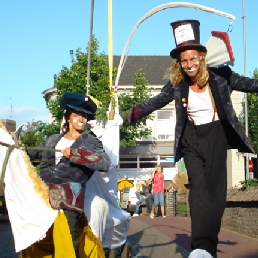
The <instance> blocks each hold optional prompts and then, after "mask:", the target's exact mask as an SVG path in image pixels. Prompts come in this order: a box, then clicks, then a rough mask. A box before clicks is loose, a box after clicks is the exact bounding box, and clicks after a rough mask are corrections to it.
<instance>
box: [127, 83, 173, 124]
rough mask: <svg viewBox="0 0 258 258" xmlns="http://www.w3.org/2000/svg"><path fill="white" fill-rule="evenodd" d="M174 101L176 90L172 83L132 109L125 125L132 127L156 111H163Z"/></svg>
mask: <svg viewBox="0 0 258 258" xmlns="http://www.w3.org/2000/svg"><path fill="white" fill-rule="evenodd" d="M173 99H174V89H173V88H172V86H171V84H170V82H168V83H167V84H166V85H165V86H164V87H163V88H162V90H161V92H160V93H159V94H158V95H156V96H154V97H153V98H150V99H148V100H146V101H144V102H142V103H140V104H138V105H136V106H135V107H134V108H132V109H131V110H130V111H129V113H128V114H127V115H126V117H124V124H125V125H130V124H133V123H136V122H137V121H138V120H140V119H142V118H143V117H145V116H147V115H149V114H150V113H152V112H153V111H155V110H158V109H161V108H162V107H164V106H166V105H167V104H168V103H170V102H171V101H172V100H173Z"/></svg>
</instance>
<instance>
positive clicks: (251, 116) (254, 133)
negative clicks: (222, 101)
mask: <svg viewBox="0 0 258 258" xmlns="http://www.w3.org/2000/svg"><path fill="white" fill-rule="evenodd" d="M253 78H254V79H257V78H258V70H257V68H256V69H255V70H254V72H253ZM247 103H248V111H247V112H248V138H249V140H250V142H251V144H252V146H253V147H254V149H255V151H256V152H257V151H258V116H257V114H258V95H257V93H247ZM243 110H244V103H243ZM242 119H243V121H242V122H243V124H244V125H245V114H244V112H243V114H242Z"/></svg>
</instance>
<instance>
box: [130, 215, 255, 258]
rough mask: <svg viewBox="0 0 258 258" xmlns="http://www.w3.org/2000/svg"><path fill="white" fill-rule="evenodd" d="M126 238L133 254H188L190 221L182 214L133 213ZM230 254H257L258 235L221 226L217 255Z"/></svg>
mask: <svg viewBox="0 0 258 258" xmlns="http://www.w3.org/2000/svg"><path fill="white" fill-rule="evenodd" d="M127 239H128V242H129V243H130V245H131V247H132V252H133V257H137V258H147V257H148V258H157V257H158V258H187V257H188V255H189V253H190V252H191V247H190V245H191V221H190V219H188V218H182V217H167V218H165V219H163V218H161V217H155V219H151V218H150V217H148V216H139V217H132V219H131V222H130V229H129V232H128V237H127ZM231 257H233V258H257V257H258V239H254V238H251V237H248V236H245V235H242V234H239V233H236V232H233V231H229V230H227V229H223V228H222V229H221V232H220V234H219V245H218V258H231Z"/></svg>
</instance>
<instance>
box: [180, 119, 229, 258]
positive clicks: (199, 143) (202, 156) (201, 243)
mask: <svg viewBox="0 0 258 258" xmlns="http://www.w3.org/2000/svg"><path fill="white" fill-rule="evenodd" d="M181 143H182V147H183V155H184V161H185V166H186V169H187V174H188V177H189V183H190V191H189V205H190V215H191V224H192V226H191V227H192V243H191V245H192V249H197V248H198V249H204V250H206V251H207V252H209V253H210V254H211V255H212V256H215V257H216V256H217V245H218V233H219V231H220V226H221V219H222V216H223V212H224V209H225V206H226V194H227V167H226V160H227V139H226V135H225V131H224V128H223V125H222V123H221V121H215V122H212V123H208V124H204V125H197V126H196V125H194V124H193V123H192V122H191V121H188V122H187V125H186V128H185V131H184V135H183V137H182V141H181Z"/></svg>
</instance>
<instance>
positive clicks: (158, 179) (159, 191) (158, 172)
mask: <svg viewBox="0 0 258 258" xmlns="http://www.w3.org/2000/svg"><path fill="white" fill-rule="evenodd" d="M151 178H152V194H153V197H154V203H153V205H152V209H151V214H150V218H151V219H154V211H155V208H156V207H157V206H158V205H159V204H160V210H161V216H162V218H166V216H165V210H164V175H163V167H162V166H161V165H157V166H155V169H154V170H153V171H152V172H151Z"/></svg>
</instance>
